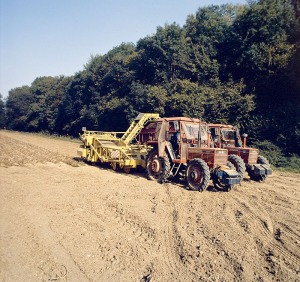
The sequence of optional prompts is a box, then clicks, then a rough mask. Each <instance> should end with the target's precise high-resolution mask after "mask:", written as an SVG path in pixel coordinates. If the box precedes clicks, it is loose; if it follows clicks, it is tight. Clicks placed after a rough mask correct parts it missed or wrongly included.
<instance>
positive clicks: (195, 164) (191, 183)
mask: <svg viewBox="0 0 300 282" xmlns="http://www.w3.org/2000/svg"><path fill="white" fill-rule="evenodd" d="M209 180H210V172H209V168H208V165H207V164H206V162H205V161H203V160H201V159H193V160H191V161H190V162H189V164H188V166H187V169H186V181H187V184H188V187H189V188H190V189H191V190H194V191H199V192H202V191H204V190H206V188H207V186H208V182H209Z"/></svg>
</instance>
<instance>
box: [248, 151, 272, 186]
mask: <svg viewBox="0 0 300 282" xmlns="http://www.w3.org/2000/svg"><path fill="white" fill-rule="evenodd" d="M257 163H258V164H262V165H267V166H270V163H269V161H268V160H267V158H265V157H263V156H261V155H258V159H257ZM249 176H250V179H251V180H254V181H259V182H260V181H265V180H266V178H267V175H253V173H249Z"/></svg>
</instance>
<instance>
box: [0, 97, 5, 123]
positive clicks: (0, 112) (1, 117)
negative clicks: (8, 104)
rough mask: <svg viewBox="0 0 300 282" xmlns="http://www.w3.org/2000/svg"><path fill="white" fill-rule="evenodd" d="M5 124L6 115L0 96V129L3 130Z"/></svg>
mask: <svg viewBox="0 0 300 282" xmlns="http://www.w3.org/2000/svg"><path fill="white" fill-rule="evenodd" d="M5 124H6V113H5V104H4V101H3V100H2V95H1V94H0V129H1V128H4V127H5Z"/></svg>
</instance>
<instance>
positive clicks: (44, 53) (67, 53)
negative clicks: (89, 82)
mask: <svg viewBox="0 0 300 282" xmlns="http://www.w3.org/2000/svg"><path fill="white" fill-rule="evenodd" d="M226 3H232V4H236V3H239V4H246V3H247V2H246V0H0V93H1V95H2V97H4V98H6V97H7V96H8V92H9V90H11V89H13V88H16V87H21V86H23V85H29V86H30V85H31V83H32V82H33V81H34V80H35V79H36V78H37V77H41V76H60V75H65V76H70V75H73V74H75V73H76V72H78V71H81V70H83V68H84V65H85V64H86V63H88V61H89V59H90V58H91V56H92V55H104V54H106V53H107V52H108V51H109V50H111V49H112V48H113V47H116V46H118V45H120V44H121V43H123V42H132V43H136V42H137V41H138V40H139V39H141V38H144V37H146V36H147V35H151V34H154V33H155V32H156V28H157V27H158V26H164V25H165V24H172V23H173V22H176V23H177V24H179V25H180V26H183V25H184V24H185V21H186V18H187V16H188V15H190V14H195V13H196V12H197V10H198V9H199V8H200V7H203V6H208V5H222V4H226Z"/></svg>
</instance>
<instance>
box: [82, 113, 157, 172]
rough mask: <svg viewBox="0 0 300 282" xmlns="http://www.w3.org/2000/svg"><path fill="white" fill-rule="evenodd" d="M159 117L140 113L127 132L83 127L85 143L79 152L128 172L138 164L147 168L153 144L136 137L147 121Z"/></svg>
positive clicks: (85, 156) (88, 158) (91, 159)
mask: <svg viewBox="0 0 300 282" xmlns="http://www.w3.org/2000/svg"><path fill="white" fill-rule="evenodd" d="M157 119H159V115H158V114H149V113H140V114H139V115H138V116H137V117H136V118H135V120H134V121H133V122H132V123H131V125H130V126H129V128H128V129H127V131H126V132H103V131H89V130H86V128H82V130H83V134H81V135H80V139H81V140H82V141H83V144H82V145H81V146H80V149H79V150H78V151H77V154H78V155H79V156H80V157H82V158H84V159H85V160H87V161H90V162H93V163H95V162H100V163H109V164H110V165H111V166H112V168H113V169H114V170H117V169H119V168H120V169H123V170H124V171H125V172H126V173H129V171H130V169H131V168H136V167H138V166H141V167H143V168H145V167H146V157H147V154H148V152H149V151H150V150H151V146H149V145H142V144H140V143H139V142H138V141H137V140H136V137H137V135H138V134H139V133H140V131H141V130H142V129H143V127H144V124H145V123H147V122H148V121H151V120H157ZM118 136H121V137H118Z"/></svg>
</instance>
